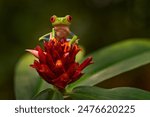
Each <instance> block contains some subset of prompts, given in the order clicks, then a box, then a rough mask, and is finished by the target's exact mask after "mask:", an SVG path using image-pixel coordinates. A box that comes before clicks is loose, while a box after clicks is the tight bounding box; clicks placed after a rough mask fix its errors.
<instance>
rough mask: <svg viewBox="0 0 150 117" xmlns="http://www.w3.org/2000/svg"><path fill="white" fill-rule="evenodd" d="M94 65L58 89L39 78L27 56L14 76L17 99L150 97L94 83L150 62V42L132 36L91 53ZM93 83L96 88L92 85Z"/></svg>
mask: <svg viewBox="0 0 150 117" xmlns="http://www.w3.org/2000/svg"><path fill="white" fill-rule="evenodd" d="M91 55H92V56H93V57H94V60H93V61H94V62H95V63H94V64H93V65H92V66H89V67H88V68H87V69H86V70H85V73H86V74H85V75H84V76H83V77H82V78H81V79H80V80H77V81H76V82H75V83H73V84H70V85H69V86H68V87H66V89H65V91H58V90H57V89H55V88H53V87H52V86H51V85H49V84H46V83H45V82H44V81H43V80H40V78H39V76H38V75H37V73H36V71H35V70H33V69H31V68H29V64H31V63H32V62H33V59H34V58H33V57H31V56H29V55H26V56H24V57H23V58H22V59H21V60H20V61H19V63H18V65H17V67H16V75H15V92H16V99H63V98H67V99H150V92H148V91H144V90H142V89H137V88H131V87H116V88H113V89H103V88H100V87H95V86H94V85H96V84H98V83H100V82H103V81H105V80H107V79H111V78H112V77H114V76H117V75H118V74H121V73H124V72H127V71H129V70H132V69H135V68H137V67H140V66H143V65H146V64H148V63H150V59H149V58H150V41H148V40H144V39H130V40H127V41H122V42H119V43H117V44H114V45H111V46H108V47H105V48H104V49H101V50H98V51H96V52H94V53H92V54H91ZM93 86H94V87H93Z"/></svg>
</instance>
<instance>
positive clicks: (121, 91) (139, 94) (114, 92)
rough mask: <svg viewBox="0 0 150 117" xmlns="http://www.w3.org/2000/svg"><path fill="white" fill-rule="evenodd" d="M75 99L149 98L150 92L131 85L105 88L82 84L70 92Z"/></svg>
mask: <svg viewBox="0 0 150 117" xmlns="http://www.w3.org/2000/svg"><path fill="white" fill-rule="evenodd" d="M70 96H71V98H73V99H80V100H82V99H86V100H143V99H145V100H149V99H150V92H148V91H144V90H141V89H137V88H131V87H119V88H112V89H104V88H99V87H91V86H80V87H76V88H75V89H73V91H72V92H71V93H70Z"/></svg>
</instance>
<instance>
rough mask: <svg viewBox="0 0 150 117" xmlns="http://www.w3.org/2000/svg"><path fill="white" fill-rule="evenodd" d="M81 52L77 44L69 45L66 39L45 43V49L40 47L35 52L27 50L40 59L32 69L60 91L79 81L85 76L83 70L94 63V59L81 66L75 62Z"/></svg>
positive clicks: (87, 60)
mask: <svg viewBox="0 0 150 117" xmlns="http://www.w3.org/2000/svg"><path fill="white" fill-rule="evenodd" d="M80 50H81V49H80V48H79V46H78V45H77V44H72V45H69V42H67V41H66V40H65V39H62V40H60V41H57V40H56V39H52V40H50V41H48V42H44V49H42V48H41V47H40V46H37V47H36V48H35V50H29V49H27V51H28V52H30V53H32V54H33V55H34V56H36V57H37V58H38V61H37V60H35V61H34V63H33V64H32V65H31V67H33V68H35V69H36V70H37V72H38V73H39V75H40V76H41V77H42V78H43V79H44V80H45V81H47V82H48V83H50V84H53V85H54V86H56V87H57V88H59V89H64V88H65V87H66V86H67V85H68V84H70V83H72V82H74V81H76V80H78V79H79V78H80V77H81V76H82V75H83V73H82V70H83V69H84V68H85V67H86V66H88V65H89V64H91V63H92V57H89V58H87V59H86V60H85V61H83V62H82V63H81V64H80V65H79V63H78V62H76V61H75V57H76V55H77V53H78V52H79V51H80Z"/></svg>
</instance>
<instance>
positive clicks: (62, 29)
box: [39, 15, 78, 44]
mask: <svg viewBox="0 0 150 117" xmlns="http://www.w3.org/2000/svg"><path fill="white" fill-rule="evenodd" d="M71 20H72V17H71V16H70V15H66V16H65V17H57V16H56V15H53V16H52V17H51V18H50V22H51V23H52V26H53V28H52V32H50V33H47V34H45V35H43V36H42V37H40V38H39V40H47V41H49V40H50V39H54V38H55V39H57V40H61V39H67V37H68V36H69V35H71V36H72V38H71V39H67V40H68V41H69V43H70V44H73V43H75V42H76V41H77V39H78V37H77V36H76V35H75V34H74V33H73V32H71V31H70V28H69V26H70V24H71Z"/></svg>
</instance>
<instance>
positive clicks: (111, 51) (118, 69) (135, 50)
mask: <svg viewBox="0 0 150 117" xmlns="http://www.w3.org/2000/svg"><path fill="white" fill-rule="evenodd" d="M91 56H93V61H94V64H93V65H90V66H89V67H88V68H87V69H85V75H84V76H83V77H82V78H81V79H79V80H78V81H76V82H75V83H73V84H70V85H69V86H68V87H67V90H68V91H71V90H72V89H73V88H74V87H77V86H83V85H88V86H93V85H96V84H98V83H100V82H102V81H104V80H107V79H110V78H112V77H114V76H116V75H119V74H121V73H124V72H127V71H129V70H132V69H135V68H137V67H140V66H143V65H145V64H148V63H150V41H149V40H144V39H141V40H140V39H139V40H127V41H123V42H119V43H117V44H114V45H111V46H109V47H106V48H104V49H102V50H98V51H96V52H94V53H93V54H91Z"/></svg>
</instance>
